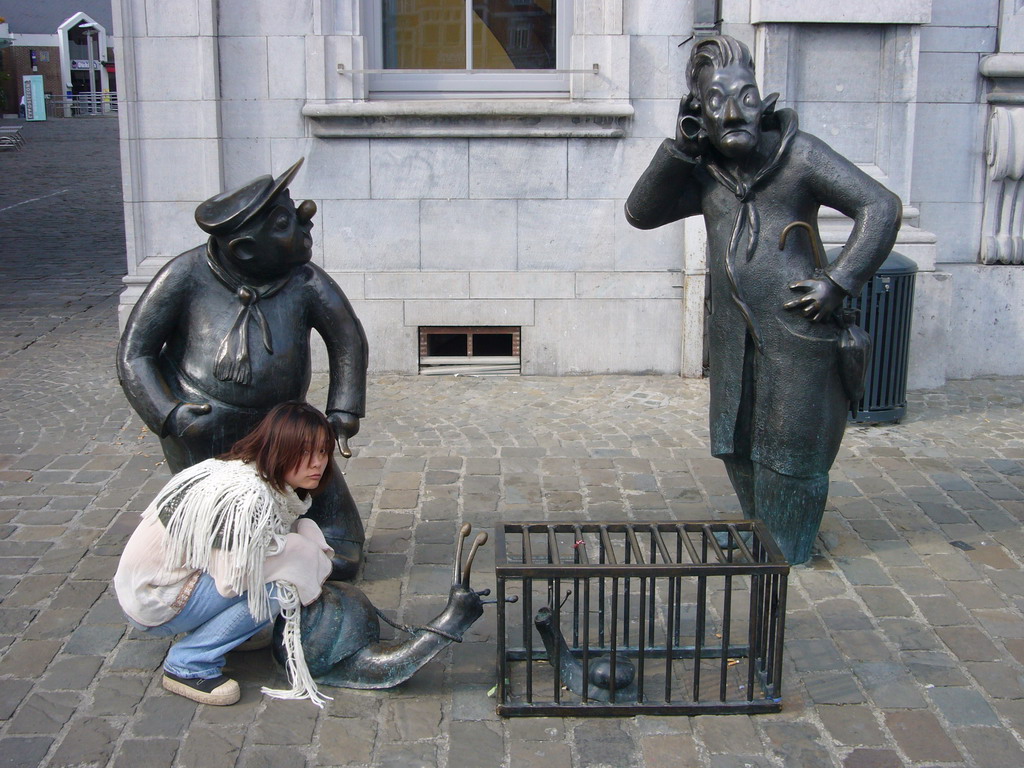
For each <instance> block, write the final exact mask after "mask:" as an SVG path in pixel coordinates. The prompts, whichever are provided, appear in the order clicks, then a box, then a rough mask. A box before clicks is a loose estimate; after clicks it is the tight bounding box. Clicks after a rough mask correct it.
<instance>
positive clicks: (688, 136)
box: [676, 93, 708, 158]
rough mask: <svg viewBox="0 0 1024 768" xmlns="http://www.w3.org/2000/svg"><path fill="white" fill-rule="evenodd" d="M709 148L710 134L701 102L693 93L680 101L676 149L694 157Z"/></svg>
mask: <svg viewBox="0 0 1024 768" xmlns="http://www.w3.org/2000/svg"><path fill="white" fill-rule="evenodd" d="M707 148H708V134H707V131H705V130H704V119H703V117H702V115H701V110H700V102H699V101H698V100H697V97H696V96H694V95H693V94H692V93H691V94H688V95H686V96H684V97H683V98H682V99H681V100H680V102H679V116H678V117H677V118H676V149H677V150H679V151H680V152H682V153H683V154H684V155H686V156H688V157H692V158H697V157H700V156H701V155H702V154H703V153H704V152H705V150H707Z"/></svg>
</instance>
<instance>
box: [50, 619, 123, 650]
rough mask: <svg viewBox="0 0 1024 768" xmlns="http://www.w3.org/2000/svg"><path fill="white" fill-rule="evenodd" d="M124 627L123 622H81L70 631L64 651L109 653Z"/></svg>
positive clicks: (115, 645)
mask: <svg viewBox="0 0 1024 768" xmlns="http://www.w3.org/2000/svg"><path fill="white" fill-rule="evenodd" d="M126 629H127V627H126V625H124V624H120V625H111V624H82V625H81V626H80V627H79V628H78V629H76V630H75V631H74V632H72V633H71V638H70V639H69V640H68V642H67V644H65V646H64V652H65V653H73V654H80V655H84V656H89V655H94V654H107V653H110V652H111V651H112V650H114V648H115V647H117V643H118V641H119V640H120V639H121V636H122V635H123V634H124V633H125V630H126Z"/></svg>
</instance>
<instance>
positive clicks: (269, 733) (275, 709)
mask: <svg viewBox="0 0 1024 768" xmlns="http://www.w3.org/2000/svg"><path fill="white" fill-rule="evenodd" d="M295 704H296V702H294V701H288V700H285V699H271V698H268V699H267V701H266V706H265V708H264V709H263V711H262V712H260V713H259V714H258V715H257V716H256V723H255V725H254V727H253V728H252V730H251V731H250V734H251V739H252V741H253V743H254V744H308V743H309V742H310V740H311V739H312V738H313V729H314V728H315V727H316V722H317V716H318V715H319V713H320V710H319V709H318V708H316V707H306V706H295Z"/></svg>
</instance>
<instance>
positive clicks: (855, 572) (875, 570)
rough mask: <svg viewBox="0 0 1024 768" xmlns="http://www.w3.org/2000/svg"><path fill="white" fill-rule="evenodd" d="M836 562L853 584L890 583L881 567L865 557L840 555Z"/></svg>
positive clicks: (876, 584) (873, 584)
mask: <svg viewBox="0 0 1024 768" xmlns="http://www.w3.org/2000/svg"><path fill="white" fill-rule="evenodd" d="M836 564H837V565H838V566H839V567H840V568H841V569H842V571H843V575H844V576H846V578H847V580H848V581H849V582H850V583H851V584H853V585H855V586H876V587H884V586H888V585H889V584H891V583H892V580H891V579H890V578H889V576H888V575H887V574H886V573H885V571H884V570H883V569H882V567H881V566H880V565H879V564H878V563H877V562H876V561H875V560H872V559H871V558H867V557H853V558H847V557H840V558H837V560H836Z"/></svg>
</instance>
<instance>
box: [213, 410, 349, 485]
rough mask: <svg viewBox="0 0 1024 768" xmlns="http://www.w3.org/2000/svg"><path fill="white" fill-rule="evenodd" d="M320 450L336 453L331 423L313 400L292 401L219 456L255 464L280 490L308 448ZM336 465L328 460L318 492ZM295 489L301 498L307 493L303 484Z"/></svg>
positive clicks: (271, 414) (273, 412)
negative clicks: (313, 403)
mask: <svg viewBox="0 0 1024 768" xmlns="http://www.w3.org/2000/svg"><path fill="white" fill-rule="evenodd" d="M319 450H324V451H326V452H327V456H328V459H330V457H331V455H332V454H333V453H334V430H332V429H331V423H330V422H329V421H327V417H326V416H324V415H323V414H322V413H320V411H318V410H317V409H316V408H314V407H313V406H311V405H309V403H302V402H298V401H291V402H287V403H281V404H280V405H275V406H274V407H273V408H271V409H270V412H269V413H268V414H267V415H266V416H264V417H263V421H261V422H260V423H259V424H258V425H257V426H256V429H254V430H253V431H252V432H250V433H249V434H248V435H246V436H245V437H243V438H242V439H241V440H239V441H238V442H237V443H235V444H234V445H233V446H231V450H230V451H228V452H227V453H225V454H223V455H222V456H219V457H218V458H220V459H223V460H225V461H230V460H233V459H238V460H241V461H244V462H245V463H247V464H255V465H256V470H257V471H258V472H259V473H260V477H262V478H263V479H264V480H266V481H267V482H268V483H270V485H271V486H273V487H274V488H275V489H277V490H278V491H284V490H285V482H284V476H285V475H286V474H287V473H288V472H290V471H291V470H293V469H295V468H296V467H298V466H299V464H301V463H302V459H303V454H304V453H305V452H306V451H319ZM333 466H334V462H333V461H330V460H328V461H327V463H326V465H325V466H324V473H323V476H322V477H321V478H320V485H318V486H317V488H316V490H314V491H313V493H314V494H315V493H317V492H319V491H320V489H322V488H323V487H324V486H325V485H326V484H327V481H328V480H329V479H330V477H331V471H332V468H333ZM295 492H296V493H297V494H298V495H299V497H300V498H305V497H306V494H307V491H305V490H304V489H302V488H297V489H296V491H295Z"/></svg>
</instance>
